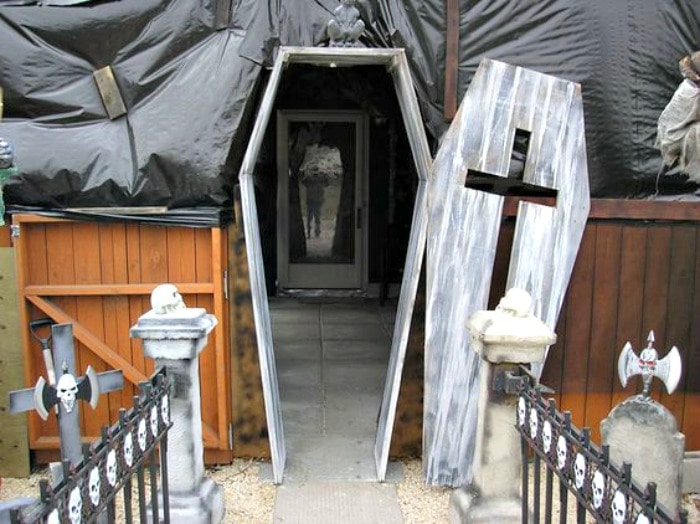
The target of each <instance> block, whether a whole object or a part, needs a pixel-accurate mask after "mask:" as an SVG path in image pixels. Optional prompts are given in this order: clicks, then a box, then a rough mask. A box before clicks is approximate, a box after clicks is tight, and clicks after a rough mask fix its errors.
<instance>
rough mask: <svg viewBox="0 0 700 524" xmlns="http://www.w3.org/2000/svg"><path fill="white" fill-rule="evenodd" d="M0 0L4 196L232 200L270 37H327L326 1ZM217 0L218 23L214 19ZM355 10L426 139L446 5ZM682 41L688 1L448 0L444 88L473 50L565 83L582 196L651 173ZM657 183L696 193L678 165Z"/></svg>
mask: <svg viewBox="0 0 700 524" xmlns="http://www.w3.org/2000/svg"><path fill="white" fill-rule="evenodd" d="M11 3H26V2H19V1H13V0H5V1H3V0H0V86H2V87H3V88H4V90H5V115H4V116H5V120H3V122H1V123H0V136H2V137H3V138H5V139H7V140H8V141H9V142H11V143H12V144H13V145H14V148H15V151H16V163H17V165H18V166H19V167H20V169H21V171H22V174H21V176H19V177H17V178H16V179H14V180H12V181H10V182H9V183H8V185H7V186H6V189H5V195H6V201H7V203H8V204H9V208H10V209H19V208H18V207H17V206H30V207H31V208H41V209H44V210H52V212H58V213H59V214H60V212H61V211H60V210H62V209H65V208H84V207H90V206H98V207H134V206H166V207H167V208H169V209H180V208H190V209H193V210H194V211H193V212H196V210H197V209H201V210H202V211H201V213H202V216H205V217H206V216H209V215H211V213H210V210H211V209H223V208H228V207H230V205H231V199H232V194H233V186H234V183H235V178H236V174H237V171H238V166H239V164H240V160H241V156H242V152H243V151H244V150H245V145H246V142H247V140H248V136H249V133H250V128H251V124H252V117H253V115H254V113H255V110H256V107H255V105H256V103H257V96H258V95H259V93H260V89H259V87H260V82H259V80H260V78H261V72H262V68H263V67H264V66H269V65H271V64H272V62H273V60H274V53H275V50H276V49H277V47H278V46H280V45H299V46H315V45H325V42H326V36H325V25H326V23H327V21H328V20H329V19H330V18H331V16H332V12H333V10H334V9H335V8H336V7H337V6H338V1H337V0H295V1H293V2H292V1H289V0H237V1H236V0H231V2H226V1H224V0H203V1H195V0H170V1H162V0H161V1H157V0H122V1H114V2H109V1H101V2H89V3H85V4H80V5H76V6H72V7H52V6H47V5H30V6H10V5H9V4H11ZM229 3H230V4H231V5H230V11H231V13H233V14H232V16H231V17H230V21H229V23H228V27H225V28H224V29H223V30H217V28H220V27H221V26H220V23H219V22H218V21H219V20H221V18H222V12H221V10H222V9H224V8H226V6H227V4H229ZM358 7H359V9H360V11H361V13H362V17H363V19H364V21H365V24H366V32H365V35H364V36H363V37H362V43H363V45H366V46H368V47H405V48H406V49H407V54H408V57H409V62H410V66H411V71H412V75H413V80H414V83H415V85H416V92H417V95H418V98H419V103H420V105H421V111H422V114H423V118H424V121H425V125H426V128H427V129H428V132H429V133H430V134H431V135H432V137H433V138H435V139H439V137H440V136H441V135H442V133H443V132H444V131H445V129H446V127H447V125H448V124H447V122H445V121H444V119H443V117H442V106H443V93H444V70H445V31H446V29H445V19H446V12H445V2H444V1H443V0H359V5H358ZM225 14H226V13H225ZM224 18H227V16H224ZM697 49H700V2H698V1H697V0H644V1H632V0H587V1H586V2H581V1H579V0H519V1H517V2H513V1H512V0H461V1H460V44H459V64H458V82H459V83H458V93H459V95H460V98H461V96H462V95H463V94H464V92H465V91H466V89H467V87H468V85H469V82H470V81H471V78H472V77H473V75H474V72H475V71H476V68H477V67H478V64H479V62H480V61H481V59H482V58H483V57H488V58H492V59H496V60H503V61H506V62H509V63H512V64H516V65H520V66H523V67H528V68H532V69H535V70H538V71H542V72H545V73H549V74H553V75H556V76H560V77H563V78H567V79H570V80H575V81H578V82H580V83H581V85H582V91H583V97H584V104H585V116H586V132H587V148H588V158H589V172H590V177H591V190H592V194H593V196H596V197H630V196H633V197H644V196H648V195H650V194H652V193H654V191H655V181H656V176H657V173H658V172H659V169H660V167H661V157H660V154H659V152H658V151H657V150H656V149H655V148H654V138H655V133H656V121H657V118H658V116H659V114H660V113H661V111H662V110H663V108H664V106H665V105H666V103H667V102H668V100H669V99H670V98H671V96H672V94H673V92H674V90H675V88H676V86H677V84H678V83H679V82H680V81H681V77H680V74H679V72H678V66H677V62H678V60H679V59H680V58H681V57H682V56H684V55H686V54H689V53H690V52H692V51H694V50H697ZM106 65H111V67H112V69H113V71H114V75H115V78H116V81H117V83H118V85H119V88H120V91H121V94H122V97H123V98H124V102H125V104H126V107H127V110H128V112H127V115H125V116H123V117H120V118H118V119H115V120H113V121H110V120H109V119H108V118H107V115H106V112H105V109H104V107H103V105H102V101H101V99H100V97H99V94H98V91H97V88H96V85H95V82H94V81H93V78H92V73H93V71H95V70H97V69H100V68H101V67H104V66H106ZM435 142H437V140H436V141H435ZM664 184H665V185H666V187H668V188H669V191H671V190H672V191H681V192H682V191H686V192H692V191H693V190H695V189H696V186H692V187H691V186H689V185H687V184H685V182H684V178H683V177H681V176H680V175H676V176H670V177H663V178H662V190H663V188H664ZM24 209H26V208H24ZM173 215H175V213H173ZM213 215H215V216H216V218H215V219H212V220H214V221H216V220H221V216H224V215H225V216H230V214H229V213H223V215H222V213H214V214H213ZM164 220H167V215H166V216H165V217H164ZM173 220H174V222H176V223H180V222H181V221H183V220H186V219H183V218H182V216H179V218H177V219H175V218H174V219H173ZM205 221H206V220H205Z"/></svg>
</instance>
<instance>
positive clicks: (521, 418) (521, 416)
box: [518, 397, 525, 426]
mask: <svg viewBox="0 0 700 524" xmlns="http://www.w3.org/2000/svg"><path fill="white" fill-rule="evenodd" d="M524 424H525V399H524V398H523V397H520V398H519V399H518V425H519V426H523V425H524Z"/></svg>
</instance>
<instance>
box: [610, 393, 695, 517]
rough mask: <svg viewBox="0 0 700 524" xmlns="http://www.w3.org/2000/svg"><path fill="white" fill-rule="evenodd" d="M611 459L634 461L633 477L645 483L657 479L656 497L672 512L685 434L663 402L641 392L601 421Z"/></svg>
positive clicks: (675, 505)
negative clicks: (679, 428)
mask: <svg viewBox="0 0 700 524" xmlns="http://www.w3.org/2000/svg"><path fill="white" fill-rule="evenodd" d="M600 433H601V436H602V440H603V444H607V445H609V446H610V459H611V460H612V461H613V462H616V463H617V464H622V463H623V462H629V463H630V464H632V478H634V480H635V482H638V483H639V484H641V485H642V486H644V485H646V484H647V483H648V482H655V483H656V500H657V501H658V502H659V503H660V504H662V505H663V506H665V507H666V509H668V511H669V512H670V513H671V514H673V515H678V511H679V510H680V502H681V482H682V474H683V450H684V447H685V436H684V435H683V433H680V432H679V431H678V426H677V424H676V419H675V418H674V416H673V414H672V413H671V412H670V411H669V410H668V409H666V408H665V407H664V406H662V405H661V404H659V403H658V402H656V401H655V400H653V399H651V398H648V397H647V398H645V397H643V396H642V395H636V396H634V397H630V398H628V399H627V400H625V401H623V402H622V403H620V404H618V405H617V406H616V407H615V408H613V410H612V411H611V412H610V414H609V415H608V417H607V418H606V419H604V420H603V421H602V422H601V423H600Z"/></svg>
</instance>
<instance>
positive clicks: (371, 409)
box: [270, 299, 402, 524]
mask: <svg viewBox="0 0 700 524" xmlns="http://www.w3.org/2000/svg"><path fill="white" fill-rule="evenodd" d="M270 313H271V317H272V331H273V338H274V344H275V357H276V361H277V371H278V377H279V387H280V398H281V403H282V418H283V423H284V432H285V439H286V446H287V466H286V468H285V474H284V483H283V485H282V486H280V487H279V488H278V489H277V499H276V502H275V514H274V521H275V522H304V523H315V522H318V523H322V522H323V523H326V522H333V523H339V524H340V523H344V522H348V523H364V522H367V523H373V522H382V523H393V522H397V523H400V522H402V517H401V510H400V508H399V504H398V500H397V498H396V488H395V485H394V484H393V483H392V480H394V481H395V480H398V479H400V476H401V473H400V471H397V470H396V469H395V468H394V469H390V471H389V474H388V482H387V483H385V484H380V483H378V482H377V474H376V468H375V464H374V439H375V432H376V427H377V417H378V414H379V407H380V402H381V397H382V392H383V388H384V380H385V376H386V369H387V363H388V359H389V350H390V347H391V334H392V331H393V321H394V315H395V312H394V308H393V307H380V306H379V305H378V304H377V302H376V301H360V302H358V301H354V302H348V301H343V302H328V301H323V302H320V301H303V300H300V299H271V301H270Z"/></svg>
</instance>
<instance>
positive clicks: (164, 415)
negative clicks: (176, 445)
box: [160, 395, 170, 426]
mask: <svg viewBox="0 0 700 524" xmlns="http://www.w3.org/2000/svg"><path fill="white" fill-rule="evenodd" d="M160 418H161V419H163V424H165V425H166V426H167V425H168V424H170V397H168V395H164V396H163V399H162V400H161V401H160Z"/></svg>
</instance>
